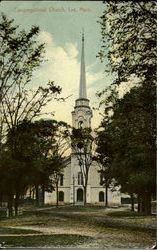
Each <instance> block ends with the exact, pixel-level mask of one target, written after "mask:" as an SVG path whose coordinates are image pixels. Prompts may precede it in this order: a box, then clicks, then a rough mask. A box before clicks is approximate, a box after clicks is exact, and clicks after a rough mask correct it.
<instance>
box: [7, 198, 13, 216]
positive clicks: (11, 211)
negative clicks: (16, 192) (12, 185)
mask: <svg viewBox="0 0 157 250" xmlns="http://www.w3.org/2000/svg"><path fill="white" fill-rule="evenodd" d="M12 216H13V195H12V194H9V196H8V217H12Z"/></svg>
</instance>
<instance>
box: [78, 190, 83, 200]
mask: <svg viewBox="0 0 157 250" xmlns="http://www.w3.org/2000/svg"><path fill="white" fill-rule="evenodd" d="M77 201H83V190H82V189H81V188H79V189H78V190H77Z"/></svg>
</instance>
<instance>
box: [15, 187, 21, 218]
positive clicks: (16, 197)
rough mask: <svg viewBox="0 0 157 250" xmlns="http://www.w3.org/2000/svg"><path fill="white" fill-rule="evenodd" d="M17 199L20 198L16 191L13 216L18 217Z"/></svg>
mask: <svg viewBox="0 0 157 250" xmlns="http://www.w3.org/2000/svg"><path fill="white" fill-rule="evenodd" d="M19 198H20V195H19V192H18V191H16V196H15V203H14V208H15V216H18V207H19Z"/></svg>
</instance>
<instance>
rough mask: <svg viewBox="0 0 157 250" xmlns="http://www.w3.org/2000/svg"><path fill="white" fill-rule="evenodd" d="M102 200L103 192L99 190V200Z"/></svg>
mask: <svg viewBox="0 0 157 250" xmlns="http://www.w3.org/2000/svg"><path fill="white" fill-rule="evenodd" d="M103 201H104V192H103V191H100V192H99V202H103Z"/></svg>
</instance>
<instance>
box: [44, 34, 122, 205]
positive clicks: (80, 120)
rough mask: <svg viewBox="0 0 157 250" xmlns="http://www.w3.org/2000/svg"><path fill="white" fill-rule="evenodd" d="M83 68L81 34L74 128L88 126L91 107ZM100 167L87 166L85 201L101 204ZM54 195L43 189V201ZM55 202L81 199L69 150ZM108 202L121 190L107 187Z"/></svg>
mask: <svg viewBox="0 0 157 250" xmlns="http://www.w3.org/2000/svg"><path fill="white" fill-rule="evenodd" d="M86 92H87V91H86V72H85V59H84V35H82V52H81V65H80V85H79V97H78V99H76V101H75V106H74V110H73V111H72V126H73V127H74V128H79V127H80V125H81V126H82V127H91V121H92V116H93V115H92V110H91V108H90V104H89V99H88V98H87V93H86ZM99 170H100V167H99V166H98V165H97V163H96V162H93V163H92V165H91V166H90V168H89V178H88V185H87V196H86V197H87V204H93V205H103V204H105V188H104V186H103V185H101V175H100V173H99V172H98V171H99ZM56 199H57V195H56V190H55V191H52V193H48V192H46V193H45V204H55V203H56ZM58 199H59V204H75V205H81V204H83V201H84V192H83V185H82V173H81V170H80V165H79V162H78V159H77V156H76V154H75V153H74V152H72V150H71V154H70V155H69V157H67V167H66V168H65V169H64V173H63V175H61V178H60V180H59V185H58ZM108 204H109V205H119V204H121V194H120V193H119V192H118V191H114V192H112V191H111V190H110V189H109V190H108Z"/></svg>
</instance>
